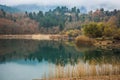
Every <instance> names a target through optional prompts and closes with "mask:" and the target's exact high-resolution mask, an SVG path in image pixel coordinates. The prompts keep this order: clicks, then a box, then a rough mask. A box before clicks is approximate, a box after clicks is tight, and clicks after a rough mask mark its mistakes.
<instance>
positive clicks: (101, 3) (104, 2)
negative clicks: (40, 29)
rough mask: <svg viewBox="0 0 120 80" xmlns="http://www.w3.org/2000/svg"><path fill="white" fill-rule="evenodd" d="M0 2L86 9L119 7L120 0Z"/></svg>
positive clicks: (0, 0) (3, 2) (21, 0)
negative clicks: (83, 7) (81, 7)
mask: <svg viewBox="0 0 120 80" xmlns="http://www.w3.org/2000/svg"><path fill="white" fill-rule="evenodd" d="M0 4H3V5H8V6H16V5H20V4H36V5H41V6H46V5H47V6H68V7H73V6H77V7H80V6H85V7H87V9H96V8H102V7H103V8H105V9H115V8H116V9H120V0H0Z"/></svg>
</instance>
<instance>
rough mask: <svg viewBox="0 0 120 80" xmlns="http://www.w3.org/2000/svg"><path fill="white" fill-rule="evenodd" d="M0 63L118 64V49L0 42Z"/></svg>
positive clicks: (119, 55) (59, 43)
mask: <svg viewBox="0 0 120 80" xmlns="http://www.w3.org/2000/svg"><path fill="white" fill-rule="evenodd" d="M0 44H1V45H0V63H5V62H8V61H13V60H21V59H23V60H25V61H27V60H30V61H34V60H37V61H38V62H41V61H42V60H43V59H44V60H45V61H48V62H52V63H54V64H59V63H61V64H62V65H65V64H67V63H71V64H75V63H77V62H78V61H79V60H82V61H84V62H89V63H91V64H92V63H119V61H120V49H111V50H102V49H98V48H94V47H91V48H89V47H88V48H87V47H85V48H83V47H81V48H77V49H76V47H74V46H70V45H69V44H65V43H63V42H57V41H33V40H0Z"/></svg>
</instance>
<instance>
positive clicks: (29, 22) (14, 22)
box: [0, 6, 120, 34]
mask: <svg viewBox="0 0 120 80" xmlns="http://www.w3.org/2000/svg"><path fill="white" fill-rule="evenodd" d="M90 22H95V23H98V22H103V23H107V22H109V23H110V24H114V26H116V27H118V28H119V27H120V10H116V9H114V10H113V11H105V10H104V8H101V9H97V10H95V11H90V12H88V13H81V12H80V9H78V8H76V7H73V8H71V9H69V8H67V7H65V6H62V7H56V8H55V9H53V10H49V11H47V12H45V13H44V12H43V11H38V12H27V11H26V12H25V13H8V12H5V11H4V10H3V9H1V10H0V34H33V33H51V34H56V33H60V32H61V31H66V30H71V29H79V30H81V28H82V27H84V25H85V24H88V23H90ZM110 27H111V26H110Z"/></svg>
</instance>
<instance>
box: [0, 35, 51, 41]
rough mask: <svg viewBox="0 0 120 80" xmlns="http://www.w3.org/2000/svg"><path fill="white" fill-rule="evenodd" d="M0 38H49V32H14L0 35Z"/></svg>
mask: <svg viewBox="0 0 120 80" xmlns="http://www.w3.org/2000/svg"><path fill="white" fill-rule="evenodd" d="M0 39H33V40H51V39H50V35H49V34H20V35H19V34H17V35H16V34H15V35H0Z"/></svg>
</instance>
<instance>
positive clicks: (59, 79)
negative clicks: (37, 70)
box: [43, 62, 120, 80]
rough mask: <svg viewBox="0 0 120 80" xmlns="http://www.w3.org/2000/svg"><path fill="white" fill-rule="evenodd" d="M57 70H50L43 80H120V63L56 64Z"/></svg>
mask: <svg viewBox="0 0 120 80" xmlns="http://www.w3.org/2000/svg"><path fill="white" fill-rule="evenodd" d="M55 67H56V68H55V71H53V72H50V75H48V77H43V78H44V79H43V80H96V79H98V80H101V79H102V80H119V79H120V65H112V64H101V65H90V64H88V63H86V64H84V63H83V62H80V63H78V64H77V65H74V66H71V65H66V66H65V67H64V66H61V65H57V66H55Z"/></svg>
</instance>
